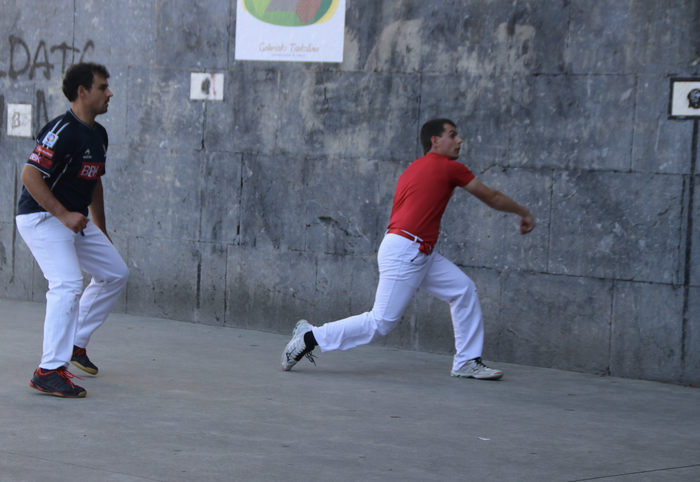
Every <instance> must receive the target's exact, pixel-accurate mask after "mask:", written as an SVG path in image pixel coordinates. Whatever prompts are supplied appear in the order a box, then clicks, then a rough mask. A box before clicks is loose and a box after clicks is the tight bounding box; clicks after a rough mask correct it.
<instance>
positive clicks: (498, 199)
mask: <svg viewBox="0 0 700 482" xmlns="http://www.w3.org/2000/svg"><path fill="white" fill-rule="evenodd" d="M463 189H464V190H466V191H467V192H468V193H469V194H472V195H473V196H474V197H476V198H477V199H478V200H479V201H481V202H483V203H484V204H486V205H487V206H488V207H490V208H491V209H495V210H497V211H502V212H504V213H513V214H517V215H518V216H520V234H527V233H529V232H530V231H532V230H533V229H535V218H534V217H533V216H532V214H531V213H530V211H528V210H527V208H525V207H523V206H521V205H520V204H518V203H516V202H515V201H513V200H512V199H511V198H509V197H508V196H506V195H505V194H503V193H502V192H500V191H497V190H495V189H491V188H490V187H488V186H486V185H484V183H482V182H481V181H479V180H478V179H476V178H474V179H472V181H471V182H470V183H469V184H467V185H466V186H463Z"/></svg>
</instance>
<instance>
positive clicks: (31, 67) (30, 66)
mask: <svg viewBox="0 0 700 482" xmlns="http://www.w3.org/2000/svg"><path fill="white" fill-rule="evenodd" d="M9 40H10V46H9V56H10V64H9V68H8V69H7V72H5V71H4V70H0V78H3V77H9V78H10V79H12V80H16V79H18V78H20V77H21V76H23V75H25V74H27V75H28V77H29V80H33V79H34V78H35V77H36V76H37V75H42V76H43V77H44V78H45V79H46V80H49V79H51V71H52V70H53V69H55V68H56V65H57V64H58V62H60V64H61V75H63V73H64V72H65V71H66V67H67V66H68V65H70V64H71V63H72V59H73V53H76V54H80V59H79V60H78V62H82V61H83V60H84V58H85V54H87V53H88V52H89V51H94V50H95V43H94V42H93V41H92V40H88V41H87V42H85V45H84V46H83V49H82V50H81V49H77V48H75V47H73V46H70V45H68V44H67V43H65V42H63V43H61V44H59V45H52V46H51V47H49V46H48V45H46V42H45V41H44V40H40V41H39V45H37V47H36V50H34V55H32V50H30V48H29V46H28V45H27V42H25V41H24V39H22V38H21V37H15V36H14V35H10V37H9ZM59 59H60V60H59ZM52 61H53V62H52Z"/></svg>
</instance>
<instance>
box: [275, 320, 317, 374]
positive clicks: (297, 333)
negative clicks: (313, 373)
mask: <svg viewBox="0 0 700 482" xmlns="http://www.w3.org/2000/svg"><path fill="white" fill-rule="evenodd" d="M312 328H313V327H312V326H311V324H309V322H308V321H306V320H299V321H298V322H297V324H296V326H295V327H294V330H293V331H292V339H291V341H290V342H289V343H287V346H286V347H285V349H284V351H283V352H282V370H284V371H286V372H288V371H289V370H291V369H292V367H293V366H294V365H296V364H297V362H298V361H299V360H301V359H302V358H303V357H306V358H308V359H309V360H310V361H311V362H312V363H313V364H314V365H315V364H316V362H315V361H314V356H313V354H312V353H311V352H312V351H313V348H311V349H309V348H307V347H306V343H305V342H304V335H306V334H307V333H308V332H309V331H311V329H312Z"/></svg>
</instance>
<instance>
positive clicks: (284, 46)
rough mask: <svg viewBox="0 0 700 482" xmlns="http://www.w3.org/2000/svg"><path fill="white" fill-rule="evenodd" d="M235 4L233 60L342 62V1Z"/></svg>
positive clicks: (244, 1) (256, 0)
mask: <svg viewBox="0 0 700 482" xmlns="http://www.w3.org/2000/svg"><path fill="white" fill-rule="evenodd" d="M236 3H237V10H236V50H235V55H236V60H266V61H273V62H274V61H277V62H342V61H343V40H344V37H345V0H237V1H236Z"/></svg>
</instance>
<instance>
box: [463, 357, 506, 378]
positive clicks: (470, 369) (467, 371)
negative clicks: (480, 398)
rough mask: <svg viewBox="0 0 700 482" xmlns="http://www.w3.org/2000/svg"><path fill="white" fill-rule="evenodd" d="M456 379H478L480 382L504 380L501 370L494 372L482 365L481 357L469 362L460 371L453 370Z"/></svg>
mask: <svg viewBox="0 0 700 482" xmlns="http://www.w3.org/2000/svg"><path fill="white" fill-rule="evenodd" d="M452 376H453V377H455V378H476V379H478V380H499V379H501V378H503V372H502V371H501V370H494V369H492V368H489V367H487V366H486V365H484V364H483V363H481V357H479V358H474V359H473V360H469V361H468V362H467V363H465V364H464V365H462V368H460V369H459V370H452Z"/></svg>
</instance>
